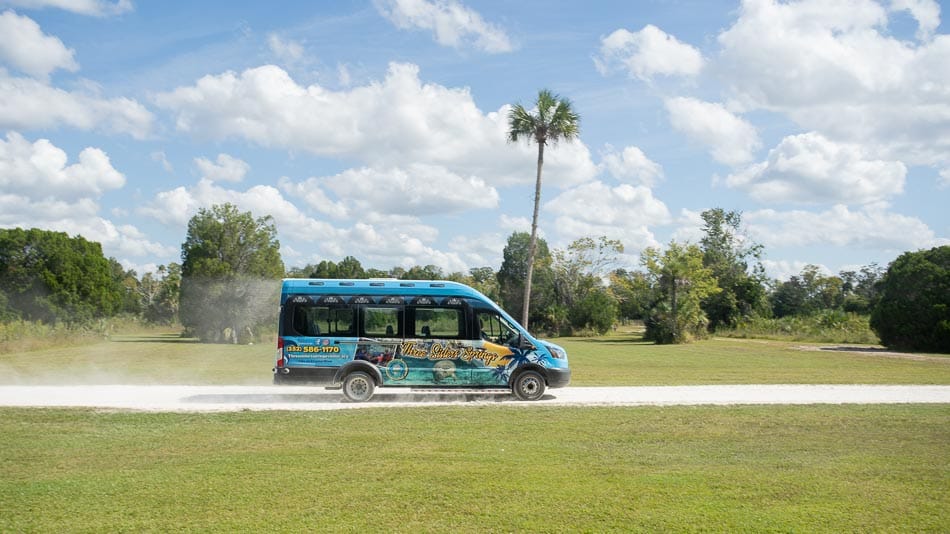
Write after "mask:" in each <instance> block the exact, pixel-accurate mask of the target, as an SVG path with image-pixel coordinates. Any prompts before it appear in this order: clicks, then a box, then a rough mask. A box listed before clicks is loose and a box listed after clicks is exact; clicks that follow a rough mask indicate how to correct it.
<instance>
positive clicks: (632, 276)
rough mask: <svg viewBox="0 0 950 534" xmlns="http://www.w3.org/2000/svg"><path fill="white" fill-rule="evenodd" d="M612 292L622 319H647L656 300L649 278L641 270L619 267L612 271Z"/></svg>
mask: <svg viewBox="0 0 950 534" xmlns="http://www.w3.org/2000/svg"><path fill="white" fill-rule="evenodd" d="M610 292H611V293H612V294H613V296H614V300H616V301H617V306H618V310H617V312H618V313H619V315H620V317H621V319H622V320H623V319H641V320H645V319H646V318H647V317H649V316H650V308H651V307H652V306H653V302H654V301H655V300H656V297H655V296H654V291H653V287H651V285H650V280H649V278H648V277H647V275H646V274H644V273H642V272H640V271H627V270H626V269H617V270H615V271H613V272H612V273H610Z"/></svg>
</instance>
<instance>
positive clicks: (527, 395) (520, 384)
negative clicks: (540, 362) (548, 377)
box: [511, 371, 545, 401]
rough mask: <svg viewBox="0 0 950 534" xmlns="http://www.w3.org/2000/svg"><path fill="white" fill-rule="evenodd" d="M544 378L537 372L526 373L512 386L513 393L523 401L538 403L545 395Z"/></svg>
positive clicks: (518, 377) (520, 375)
mask: <svg viewBox="0 0 950 534" xmlns="http://www.w3.org/2000/svg"><path fill="white" fill-rule="evenodd" d="M544 387H545V386H544V377H543V376H541V373H539V372H537V371H524V372H522V373H521V374H519V375H518V376H517V378H515V381H514V382H512V384H511V392H512V393H514V394H515V397H518V399H519V400H523V401H536V400H538V399H540V398H541V397H542V396H543V395H544Z"/></svg>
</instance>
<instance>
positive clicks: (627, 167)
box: [601, 145, 663, 187]
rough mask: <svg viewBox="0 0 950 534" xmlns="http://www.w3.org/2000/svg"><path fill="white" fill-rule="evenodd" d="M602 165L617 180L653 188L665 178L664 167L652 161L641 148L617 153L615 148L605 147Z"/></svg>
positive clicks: (628, 148) (629, 147)
mask: <svg viewBox="0 0 950 534" xmlns="http://www.w3.org/2000/svg"><path fill="white" fill-rule="evenodd" d="M601 164H602V165H603V166H604V167H605V168H606V169H607V172H608V173H610V175H611V176H613V177H614V178H616V179H617V180H621V181H627V182H630V183H633V184H639V185H644V186H646V187H653V186H654V185H656V183H657V182H658V181H659V180H660V179H661V178H663V167H661V166H660V164H659V163H656V162H655V161H652V160H650V158H648V157H647V156H646V154H644V153H643V151H642V150H640V148H638V147H635V146H628V147H626V148H624V149H623V150H622V151H620V152H617V151H616V150H615V149H614V147H613V146H610V145H607V146H606V147H604V154H603V155H602V160H601Z"/></svg>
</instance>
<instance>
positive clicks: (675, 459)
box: [0, 406, 950, 532]
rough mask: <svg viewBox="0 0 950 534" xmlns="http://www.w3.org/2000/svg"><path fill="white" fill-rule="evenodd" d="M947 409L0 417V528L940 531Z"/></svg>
mask: <svg viewBox="0 0 950 534" xmlns="http://www.w3.org/2000/svg"><path fill="white" fill-rule="evenodd" d="M948 444H950V407H947V406H850V407H842V406H798V407H781V406H770V407H703V408H697V407H650V408H570V409H563V408H546V407H544V406H538V407H530V408H523V407H510V406H506V407H501V406H459V407H427V408H426V407H420V408H410V409H363V410H353V411H341V412H278V413H271V412H240V413H225V414H142V413H97V412H94V411H87V410H46V409H16V410H3V411H0V450H2V451H3V453H2V455H0V531H4V532H29V531H37V532H59V531H68V532H121V531H125V532H140V531H152V532H169V531H182V530H186V531H227V532H232V531H248V532H259V531H341V532H361V531H367V530H369V531H374V532H564V531H579V532H606V531H638V530H639V531H664V532H666V531H697V532H698V531H722V532H769V531H772V532H869V531H879V532H946V531H947V529H948V527H950V516H948V511H950V492H948V491H947V488H948V487H950V447H948Z"/></svg>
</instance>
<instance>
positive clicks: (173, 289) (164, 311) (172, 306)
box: [139, 262, 181, 325]
mask: <svg viewBox="0 0 950 534" xmlns="http://www.w3.org/2000/svg"><path fill="white" fill-rule="evenodd" d="M180 291H181V266H180V265H178V264H177V263H174V262H172V263H170V264H168V266H165V265H159V266H158V269H157V272H156V273H155V274H154V275H153V274H152V273H145V275H144V276H143V277H142V281H141V283H140V284H139V297H140V301H141V308H142V315H143V317H144V318H145V320H146V321H148V322H151V323H156V324H164V325H170V324H174V323H175V322H176V321H178V302H179V293H180Z"/></svg>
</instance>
